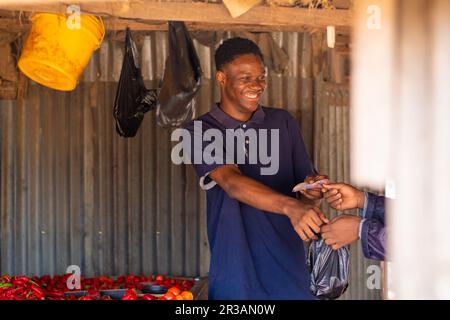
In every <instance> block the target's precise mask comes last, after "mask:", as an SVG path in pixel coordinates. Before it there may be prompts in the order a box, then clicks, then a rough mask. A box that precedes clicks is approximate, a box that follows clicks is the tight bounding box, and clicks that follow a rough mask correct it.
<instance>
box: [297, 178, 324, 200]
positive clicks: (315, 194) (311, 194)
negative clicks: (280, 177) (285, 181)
mask: <svg viewBox="0 0 450 320" xmlns="http://www.w3.org/2000/svg"><path fill="white" fill-rule="evenodd" d="M323 179H328V176H325V175H317V176H307V177H306V178H305V181H304V182H306V183H308V184H311V183H314V182H316V181H319V180H323ZM322 191H325V192H326V191H328V190H327V189H324V190H322V189H311V190H301V191H300V193H301V194H302V196H304V197H305V198H306V199H308V200H311V201H318V200H320V199H322V197H323V192H322Z"/></svg>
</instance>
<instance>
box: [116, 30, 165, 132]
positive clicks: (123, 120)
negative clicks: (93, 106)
mask: <svg viewBox="0 0 450 320" xmlns="http://www.w3.org/2000/svg"><path fill="white" fill-rule="evenodd" d="M156 100H157V92H156V89H154V90H147V89H146V88H145V85H144V79H143V78H142V73H141V69H140V68H139V55H138V52H137V48H136V45H135V43H134V41H133V39H132V37H131V32H130V30H129V29H128V28H127V31H126V36H125V54H124V57H123V62H122V71H121V72H120V79H119V86H118V87H117V92H116V99H115V101H114V119H115V120H116V131H117V133H119V135H121V136H123V137H134V136H135V135H136V132H137V130H138V129H139V126H140V125H141V122H142V120H143V119H144V114H145V113H146V112H147V111H149V110H151V109H154V108H155V106H156Z"/></svg>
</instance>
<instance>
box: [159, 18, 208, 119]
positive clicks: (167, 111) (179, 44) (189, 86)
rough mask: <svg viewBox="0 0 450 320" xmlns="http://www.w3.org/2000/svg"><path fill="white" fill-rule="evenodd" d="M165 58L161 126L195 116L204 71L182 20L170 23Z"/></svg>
mask: <svg viewBox="0 0 450 320" xmlns="http://www.w3.org/2000/svg"><path fill="white" fill-rule="evenodd" d="M168 35H169V55H168V57H167V60H166V65H165V69H164V76H163V79H162V85H161V91H160V92H159V97H158V104H157V107H156V119H157V122H158V124H159V125H160V126H162V127H177V126H181V125H182V124H184V123H186V122H188V121H190V120H192V118H193V117H194V108H195V99H194V97H195V95H196V93H197V91H198V90H199V88H200V81H201V75H202V70H201V67H200V61H199V60H198V56H197V52H196V51H195V48H194V45H193V43H192V39H191V37H190V35H189V33H188V31H187V29H186V26H185V25H184V23H183V22H179V21H170V22H169V31H168Z"/></svg>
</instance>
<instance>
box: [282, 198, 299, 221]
mask: <svg viewBox="0 0 450 320" xmlns="http://www.w3.org/2000/svg"><path fill="white" fill-rule="evenodd" d="M300 203H301V202H300V201H298V200H297V199H294V198H291V197H286V199H285V200H284V201H283V206H282V208H281V212H282V213H283V214H284V215H286V216H288V217H290V216H291V214H292V213H293V212H295V210H296V208H298V206H299V204H300Z"/></svg>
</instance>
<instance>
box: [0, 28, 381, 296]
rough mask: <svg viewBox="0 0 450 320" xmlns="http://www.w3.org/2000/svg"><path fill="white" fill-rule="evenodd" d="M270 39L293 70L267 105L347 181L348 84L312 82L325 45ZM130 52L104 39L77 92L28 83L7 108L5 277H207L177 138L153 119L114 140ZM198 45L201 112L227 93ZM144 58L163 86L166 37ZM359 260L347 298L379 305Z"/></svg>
mask: <svg viewBox="0 0 450 320" xmlns="http://www.w3.org/2000/svg"><path fill="white" fill-rule="evenodd" d="M273 37H274V39H275V40H276V42H277V43H278V44H279V45H280V46H282V47H283V48H284V49H285V50H286V52H287V53H288V55H289V57H290V66H289V69H288V71H287V72H286V74H284V75H283V76H281V75H277V74H274V73H270V76H269V87H268V90H267V91H266V93H265V95H264V98H263V103H264V104H266V105H271V106H277V107H284V108H287V109H288V110H289V111H290V112H292V113H293V114H294V115H295V116H296V117H297V118H298V119H299V121H300V123H301V125H302V130H303V134H304V138H305V141H306V143H307V144H308V147H309V150H310V154H311V155H312V157H313V158H314V161H315V163H316V166H317V167H318V169H319V170H320V171H321V172H323V173H328V174H329V175H330V177H331V178H332V179H338V180H344V181H348V179H349V169H348V168H349V166H348V164H349V159H348V155H349V139H348V129H349V127H348V121H349V118H348V113H349V108H348V86H343V85H341V86H338V85H331V84H326V83H325V82H323V81H322V80H320V79H317V80H314V76H313V74H315V72H314V68H316V69H317V64H318V61H319V62H320V61H321V60H320V53H321V52H323V50H322V47H321V46H322V42H321V41H320V39H319V41H318V42H317V41H316V40H317V39H315V38H314V37H311V36H310V35H307V34H299V33H274V34H273ZM314 43H315V44H316V47H315V46H314ZM317 43H319V45H320V48H319V49H318V48H317ZM122 46H123V43H121V42H115V41H112V40H111V39H110V38H108V40H106V41H104V43H103V44H102V47H101V48H100V50H98V51H97V52H96V53H95V54H94V56H93V59H92V60H91V62H90V64H89V67H88V68H87V70H86V71H85V73H84V75H83V79H82V82H81V83H80V85H79V86H78V88H77V89H76V90H75V91H73V92H70V93H61V92H56V91H53V90H50V89H46V88H44V87H41V86H39V85H36V84H30V87H29V92H28V96H27V99H26V100H25V101H19V102H16V101H14V102H7V101H1V102H0V125H1V128H0V150H1V157H0V175H1V179H0V206H1V207H0V208H1V219H0V232H1V243H0V273H9V274H46V273H50V274H55V273H63V272H65V269H66V267H67V266H69V265H71V264H76V265H79V266H80V267H81V270H82V273H83V274H84V275H87V276H89V275H99V274H109V275H118V274H123V273H130V272H133V273H165V274H172V275H189V276H195V275H205V274H206V273H207V270H208V264H209V249H208V243H207V237H206V215H205V194H204V193H203V192H201V191H200V190H199V188H198V187H197V182H196V177H195V173H194V171H193V169H192V167H190V166H187V167H186V166H183V165H181V166H176V165H173V164H172V162H171V160H170V151H171V143H170V133H171V130H169V129H162V128H160V127H158V126H157V125H156V123H155V118H154V112H151V113H149V114H147V115H146V116H145V119H144V122H143V123H142V126H141V128H140V131H139V133H138V135H137V136H136V137H135V138H133V139H123V138H120V137H119V136H118V135H117V134H116V133H115V128H114V121H113V117H112V105H113V101H114V97H115V91H116V87H117V80H118V78H119V74H120V70H121V62H122V57H123V53H122V52H123V50H122ZM196 47H197V50H198V54H199V56H200V59H201V63H202V68H203V71H204V79H203V84H202V88H201V91H200V94H199V96H198V101H197V102H198V103H197V115H200V114H202V113H205V112H207V111H208V110H209V108H210V106H211V104H212V103H213V102H214V101H216V100H217V99H218V91H217V88H216V86H215V84H214V77H213V74H214V72H215V70H214V67H213V50H212V49H210V48H209V47H205V46H202V45H199V44H197V43H196ZM141 52H142V69H143V74H144V78H145V80H146V82H147V84H148V86H149V87H150V86H153V87H155V86H156V85H157V82H158V81H159V80H160V79H161V77H162V74H163V69H164V58H165V56H166V52H167V41H166V33H165V32H152V33H149V34H148V35H146V36H145V37H144V38H143V41H142V51H141ZM324 86H326V88H325V87H324ZM314 92H315V93H316V98H315V99H314ZM326 210H327V209H326ZM333 214H334V213H331V215H333ZM352 253H353V254H352V266H351V269H352V270H351V286H350V289H349V291H348V294H347V295H346V297H347V298H353V299H357V298H366V299H367V298H369V299H372V298H379V291H377V290H375V291H369V290H367V288H366V285H365V282H366V276H367V275H366V273H365V270H366V269H365V268H366V265H367V264H368V263H369V262H367V261H363V258H362V253H361V249H360V248H356V246H355V248H353V249H352Z"/></svg>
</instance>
